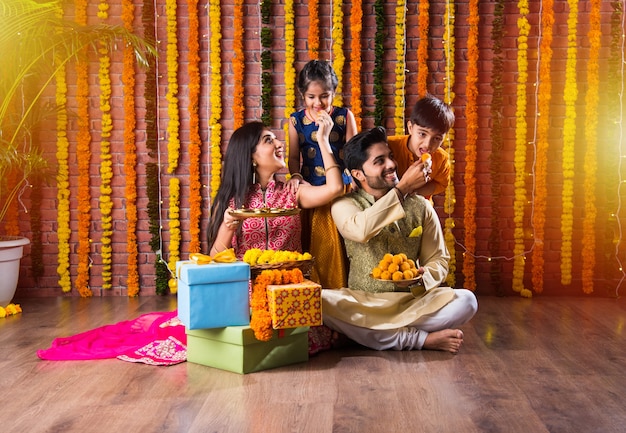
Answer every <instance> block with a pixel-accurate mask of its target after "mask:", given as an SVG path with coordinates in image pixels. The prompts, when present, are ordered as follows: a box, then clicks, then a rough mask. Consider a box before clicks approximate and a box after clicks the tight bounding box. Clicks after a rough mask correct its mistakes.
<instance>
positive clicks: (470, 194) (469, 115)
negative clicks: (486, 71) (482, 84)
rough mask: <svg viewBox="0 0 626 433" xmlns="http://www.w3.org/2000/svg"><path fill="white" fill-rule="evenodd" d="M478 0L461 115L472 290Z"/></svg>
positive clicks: (466, 269) (473, 2)
mask: <svg viewBox="0 0 626 433" xmlns="http://www.w3.org/2000/svg"><path fill="white" fill-rule="evenodd" d="M479 19H480V18H479V16H478V0H470V3H469V18H468V24H469V34H468V37H467V52H468V54H467V57H468V58H467V78H466V81H467V90H466V93H467V102H466V105H465V118H466V123H467V140H466V144H465V175H464V181H465V201H464V211H463V225H464V226H465V255H464V258H463V276H464V278H465V280H464V283H463V286H464V287H465V288H467V289H469V290H476V275H475V270H476V265H475V253H476V203H477V200H476V145H477V142H478V104H477V102H478V88H477V86H476V83H477V82H478V21H479Z"/></svg>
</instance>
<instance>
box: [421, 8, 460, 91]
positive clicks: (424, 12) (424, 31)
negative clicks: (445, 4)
mask: <svg viewBox="0 0 626 433" xmlns="http://www.w3.org/2000/svg"><path fill="white" fill-rule="evenodd" d="M429 8H430V5H429V3H428V0H420V2H419V6H418V10H419V21H418V26H419V28H418V33H419V38H420V42H419V45H418V47H417V93H418V95H419V96H420V97H422V96H424V95H426V93H427V92H428V82H427V80H428V28H429V26H430V23H429V21H430V16H429V13H428V10H429ZM470 14H471V12H470Z"/></svg>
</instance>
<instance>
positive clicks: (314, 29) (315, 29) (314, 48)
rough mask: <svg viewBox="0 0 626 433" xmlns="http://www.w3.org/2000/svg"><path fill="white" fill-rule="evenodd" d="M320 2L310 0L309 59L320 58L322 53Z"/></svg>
mask: <svg viewBox="0 0 626 433" xmlns="http://www.w3.org/2000/svg"><path fill="white" fill-rule="evenodd" d="M319 8H320V4H319V0H309V39H308V41H309V59H310V60H314V59H317V58H319V54H320V17H319V11H320V9H319Z"/></svg>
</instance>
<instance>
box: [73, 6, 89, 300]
mask: <svg viewBox="0 0 626 433" xmlns="http://www.w3.org/2000/svg"><path fill="white" fill-rule="evenodd" d="M75 5H76V12H75V13H76V15H75V20H76V22H77V23H78V24H83V25H85V24H87V1H86V0H76V3H75ZM76 102H77V105H78V108H77V116H76V118H77V124H78V133H77V136H76V142H77V144H76V154H77V158H76V160H77V165H78V204H77V208H78V248H77V252H78V266H77V271H76V272H77V275H76V288H77V289H78V292H79V293H80V295H81V296H83V297H89V296H92V295H93V292H92V291H91V288H90V287H89V268H90V259H89V252H90V251H91V239H90V238H89V229H90V226H91V194H90V190H89V184H90V182H89V163H90V161H91V149H90V144H91V133H90V127H89V65H88V64H87V62H85V61H79V62H77V63H76Z"/></svg>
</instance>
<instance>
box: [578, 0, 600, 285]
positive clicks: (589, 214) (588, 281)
mask: <svg viewBox="0 0 626 433" xmlns="http://www.w3.org/2000/svg"><path fill="white" fill-rule="evenodd" d="M588 35H589V42H590V45H589V60H588V62H587V86H588V87H587V94H586V96H585V149H586V152H585V162H584V170H585V182H584V184H583V185H584V187H583V189H584V192H585V216H584V221H583V227H585V228H586V230H583V239H582V285H583V292H585V293H587V294H589V293H592V292H593V277H594V268H595V265H596V256H595V252H596V238H595V236H596V231H595V230H593V229H592V228H593V227H596V215H597V209H596V177H597V171H596V170H597V160H598V156H597V146H598V130H597V128H598V92H599V67H598V55H599V53H600V37H601V36H602V31H601V28H600V0H591V12H590V17H589V33H588Z"/></svg>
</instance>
